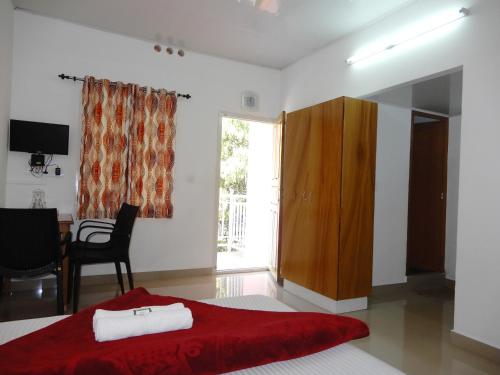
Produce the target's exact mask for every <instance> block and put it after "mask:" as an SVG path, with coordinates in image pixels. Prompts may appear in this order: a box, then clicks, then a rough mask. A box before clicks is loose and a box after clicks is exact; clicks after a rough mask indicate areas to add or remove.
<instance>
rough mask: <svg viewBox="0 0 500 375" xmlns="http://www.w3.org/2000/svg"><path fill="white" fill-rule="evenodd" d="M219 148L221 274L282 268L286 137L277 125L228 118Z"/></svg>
mask: <svg viewBox="0 0 500 375" xmlns="http://www.w3.org/2000/svg"><path fill="white" fill-rule="evenodd" d="M220 142H221V143H220V144H221V147H220V173H219V205H218V214H217V215H218V217H217V220H218V225H217V271H222V272H223V271H241V270H256V269H270V270H271V269H273V267H275V264H276V262H277V252H276V247H277V235H278V227H277V225H278V224H277V223H278V220H279V219H278V217H279V212H278V210H277V208H278V207H279V202H278V200H277V199H279V188H278V192H277V193H278V195H276V184H278V185H277V186H278V187H279V175H277V174H276V171H277V168H278V169H279V165H280V160H281V154H280V151H279V150H277V149H276V147H277V146H279V147H280V145H281V132H279V134H278V133H277V124H276V123H275V122H264V121H255V120H251V119H245V118H240V117H232V116H223V117H222V118H221V139H220ZM280 149H281V147H280ZM277 178H278V182H276V181H277V180H276V179H277Z"/></svg>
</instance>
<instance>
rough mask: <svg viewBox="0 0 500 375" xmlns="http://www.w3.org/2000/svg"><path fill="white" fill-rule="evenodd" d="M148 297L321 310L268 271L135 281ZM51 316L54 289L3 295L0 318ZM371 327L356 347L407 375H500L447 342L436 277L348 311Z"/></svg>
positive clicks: (87, 290)
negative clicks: (260, 297) (271, 301)
mask: <svg viewBox="0 0 500 375" xmlns="http://www.w3.org/2000/svg"><path fill="white" fill-rule="evenodd" d="M137 284H138V286H143V287H145V288H147V289H148V290H149V291H150V292H151V293H155V294H162V295H171V296H178V297H183V298H188V299H203V298H214V297H217V298H222V297H231V296H241V295H251V294H264V295H268V296H271V297H273V298H277V299H278V300H280V301H282V302H284V303H285V304H287V305H289V306H291V307H293V308H294V309H296V310H298V311H319V312H324V311H323V310H322V309H321V308H319V307H317V306H315V305H313V304H311V303H309V302H307V301H304V300H303V299H301V298H299V297H296V296H294V295H292V294H290V293H288V292H286V291H284V290H283V288H281V287H280V286H278V285H277V284H276V283H275V282H274V280H273V279H272V277H271V275H270V273H268V272H255V273H244V274H224V275H213V276H198V277H189V278H175V279H164V280H155V281H144V282H138V283H137ZM117 295H119V290H118V287H117V285H114V284H106V285H96V286H83V287H82V293H81V298H80V301H81V303H80V306H81V308H84V307H86V306H90V305H93V304H95V303H99V302H102V301H105V300H107V299H110V298H113V297H115V296H117ZM54 314H55V290H54V289H53V288H48V289H42V288H35V289H34V290H32V291H19V292H11V293H8V292H6V291H4V293H3V294H2V295H1V296H0V320H2V321H5V320H15V319H26V318H34V317H42V316H49V315H54ZM346 315H349V316H353V317H356V318H359V319H361V320H363V321H365V322H367V323H368V325H369V326H370V331H371V332H370V336H369V337H367V338H365V339H361V340H357V341H355V342H354V345H356V346H358V347H359V348H361V349H363V350H365V351H367V352H369V353H371V354H372V355H374V356H376V357H378V358H380V359H381V360H383V361H385V362H387V363H389V364H391V365H392V366H394V367H396V368H399V369H401V370H402V371H404V372H406V373H408V374H471V375H474V374H500V365H497V364H495V363H493V362H491V361H488V360H487V359H484V358H482V357H479V356H477V355H475V354H472V353H469V352H466V351H464V350H462V349H460V348H458V347H456V346H454V345H452V343H451V341H450V330H451V328H452V327H453V288H452V287H450V286H449V285H448V284H447V283H446V282H445V281H444V280H443V279H441V278H440V277H430V278H429V277H426V276H423V277H422V276H415V277H411V278H410V279H409V282H408V284H407V285H405V286H398V287H380V288H375V289H374V294H373V295H372V296H371V297H370V298H369V306H368V309H367V310H364V311H359V312H354V313H348V314H346Z"/></svg>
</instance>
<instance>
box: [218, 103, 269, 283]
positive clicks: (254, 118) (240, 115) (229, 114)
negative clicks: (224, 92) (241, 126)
mask: <svg viewBox="0 0 500 375" xmlns="http://www.w3.org/2000/svg"><path fill="white" fill-rule="evenodd" d="M224 117H230V118H234V119H238V120H243V121H252V122H261V123H263V124H272V123H274V122H275V121H276V119H272V118H269V117H264V116H256V115H252V114H243V113H235V112H228V111H220V112H219V119H218V124H217V150H216V155H215V161H216V164H215V189H214V190H215V194H214V201H213V209H214V216H213V217H214V218H213V227H212V228H213V230H212V236H213V238H212V241H211V242H212V249H213V250H212V260H213V265H214V266H213V270H214V272H216V273H219V272H220V273H228V272H226V271H224V272H221V271H217V231H218V229H219V198H220V196H219V188H220V180H219V179H220V152H221V149H222V142H221V136H222V119H223V118H224ZM258 270H259V269H252V270H251V271H258ZM248 271H249V270H236V271H229V272H230V273H231V272H248Z"/></svg>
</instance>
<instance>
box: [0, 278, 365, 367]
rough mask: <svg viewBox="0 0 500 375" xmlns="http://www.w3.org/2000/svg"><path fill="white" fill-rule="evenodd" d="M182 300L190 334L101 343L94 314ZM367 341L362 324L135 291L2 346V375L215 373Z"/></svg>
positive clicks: (168, 334) (340, 319)
mask: <svg viewBox="0 0 500 375" xmlns="http://www.w3.org/2000/svg"><path fill="white" fill-rule="evenodd" d="M175 302H182V303H184V304H185V305H186V307H188V308H190V309H191V311H192V313H193V319H194V323H193V328H191V329H188V330H183V331H176V332H168V333H158V334H153V335H145V336H140V337H133V338H128V339H123V340H116V341H109V342H103V343H99V342H96V341H95V339H94V333H93V331H92V316H93V314H94V310H95V309H96V308H101V309H108V310H120V309H130V308H136V307H140V306H148V305H149V306H151V305H167V304H171V303H175ZM367 335H368V327H367V326H366V325H365V324H364V323H363V322H361V321H359V320H356V319H353V318H348V317H342V316H336V315H329V314H319V313H296V312H290V313H284V312H265V311H250V310H240V309H230V308H223V307H218V306H212V305H208V304H204V303H201V302H195V301H189V300H184V299H181V298H174V297H163V296H157V295H150V294H149V293H148V292H147V291H146V290H145V289H143V288H138V289H135V290H133V291H131V292H129V293H127V294H125V295H123V296H120V297H118V298H115V299H113V300H110V301H108V302H104V303H102V304H100V305H97V306H93V307H91V308H88V309H86V310H83V311H81V312H79V313H78V314H75V315H73V316H71V317H69V318H67V319H63V320H61V321H60V322H57V323H55V324H52V325H50V326H48V327H46V328H44V329H41V330H39V331H36V332H33V333H31V334H29V335H26V336H24V337H21V338H19V339H16V340H13V341H11V342H9V343H7V344H5V345H1V346H0V374H2V375H9V374H65V375H69V374H75V375H76V374H82V375H84V374H85V375H87V374H92V375H97V374H105V375H113V374H217V373H223V372H229V371H234V370H238V369H243V368H248V367H253V366H258V365H264V364H267V363H270V362H274V361H283V360H287V359H291V358H296V357H300V356H304V355H308V354H312V353H315V352H318V351H321V350H325V349H328V348H331V347H333V346H335V345H339V344H341V343H344V342H346V341H349V340H352V339H355V338H360V337H364V336H367Z"/></svg>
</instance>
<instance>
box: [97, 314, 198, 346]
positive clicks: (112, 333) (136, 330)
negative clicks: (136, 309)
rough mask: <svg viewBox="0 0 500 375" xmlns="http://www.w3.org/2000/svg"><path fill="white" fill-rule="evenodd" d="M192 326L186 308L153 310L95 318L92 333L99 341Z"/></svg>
mask: <svg viewBox="0 0 500 375" xmlns="http://www.w3.org/2000/svg"><path fill="white" fill-rule="evenodd" d="M192 326H193V315H192V314H191V310H189V309H187V308H182V309H177V310H171V311H153V312H150V313H148V314H145V315H132V316H121V317H103V318H98V319H96V320H95V324H94V334H95V339H96V340H97V341H99V342H103V341H111V340H118V339H124V338H127V337H134V336H142V335H148V334H151V333H160V332H170V331H177V330H181V329H189V328H191V327H192Z"/></svg>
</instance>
